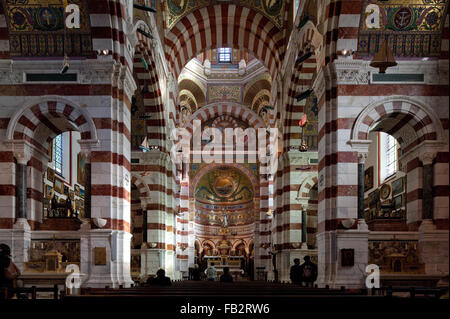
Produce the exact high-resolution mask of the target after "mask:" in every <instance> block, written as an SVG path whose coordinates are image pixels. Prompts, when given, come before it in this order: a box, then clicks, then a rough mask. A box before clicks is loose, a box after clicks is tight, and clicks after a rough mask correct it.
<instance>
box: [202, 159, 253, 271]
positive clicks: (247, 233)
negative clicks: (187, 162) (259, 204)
mask: <svg viewBox="0 0 450 319" xmlns="http://www.w3.org/2000/svg"><path fill="white" fill-rule="evenodd" d="M255 186H256V185H253V183H252V181H251V180H250V178H249V177H248V176H246V175H245V174H244V173H243V172H242V171H241V170H239V169H238V168H236V167H234V166H231V165H213V167H212V168H209V169H207V170H205V173H203V175H200V177H199V178H198V179H194V181H193V189H194V193H193V196H194V201H195V204H194V223H195V224H194V238H195V241H196V242H197V241H198V242H201V243H203V250H202V254H201V255H200V259H199V263H200V265H201V269H203V268H206V267H207V266H208V265H210V264H211V263H214V264H215V265H216V268H217V269H218V271H219V272H221V271H223V268H224V267H229V268H230V270H231V272H232V273H233V274H234V275H236V276H239V278H241V279H242V278H248V276H249V273H250V272H251V271H250V269H249V268H248V265H249V264H250V260H249V254H248V252H249V247H248V243H250V242H252V241H254V238H255V234H256V233H257V232H256V224H255V215H256V214H255V205H254V201H255V191H254V188H255ZM242 271H243V272H244V274H243V276H242V274H241V272H242Z"/></svg>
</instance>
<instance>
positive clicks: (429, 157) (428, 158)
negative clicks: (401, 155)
mask: <svg viewBox="0 0 450 319" xmlns="http://www.w3.org/2000/svg"><path fill="white" fill-rule="evenodd" d="M436 156H437V152H432V151H429V152H425V153H420V155H419V159H420V161H421V162H422V164H423V165H430V164H432V163H433V160H434V159H435V158H436Z"/></svg>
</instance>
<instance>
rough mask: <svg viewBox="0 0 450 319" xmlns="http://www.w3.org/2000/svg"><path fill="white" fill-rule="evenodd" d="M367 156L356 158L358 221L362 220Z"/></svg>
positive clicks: (362, 155) (361, 155)
mask: <svg viewBox="0 0 450 319" xmlns="http://www.w3.org/2000/svg"><path fill="white" fill-rule="evenodd" d="M366 158H367V154H365V153H360V154H359V156H358V219H364V163H365V162H366Z"/></svg>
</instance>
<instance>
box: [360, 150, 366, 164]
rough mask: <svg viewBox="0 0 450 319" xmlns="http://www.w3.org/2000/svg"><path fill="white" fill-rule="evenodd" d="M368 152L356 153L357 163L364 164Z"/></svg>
mask: <svg viewBox="0 0 450 319" xmlns="http://www.w3.org/2000/svg"><path fill="white" fill-rule="evenodd" d="M367 156H368V153H358V164H365V163H366V159H367Z"/></svg>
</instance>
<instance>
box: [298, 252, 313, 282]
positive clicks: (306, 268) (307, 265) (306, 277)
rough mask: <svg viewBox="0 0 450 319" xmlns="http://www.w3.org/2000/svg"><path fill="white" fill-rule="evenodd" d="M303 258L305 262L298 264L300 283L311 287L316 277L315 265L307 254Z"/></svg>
mask: <svg viewBox="0 0 450 319" xmlns="http://www.w3.org/2000/svg"><path fill="white" fill-rule="evenodd" d="M303 260H304V261H305V262H304V263H303V264H302V265H301V266H300V269H301V272H300V273H301V278H302V279H301V282H302V285H303V283H305V286H306V287H313V286H314V282H315V281H316V279H317V265H316V264H315V263H313V262H312V261H311V257H309V256H305V257H304V258H303Z"/></svg>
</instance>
